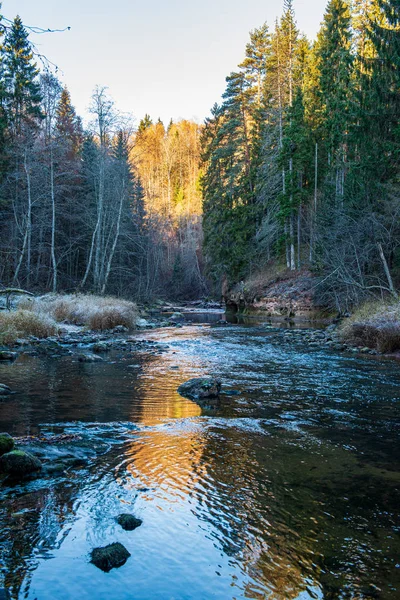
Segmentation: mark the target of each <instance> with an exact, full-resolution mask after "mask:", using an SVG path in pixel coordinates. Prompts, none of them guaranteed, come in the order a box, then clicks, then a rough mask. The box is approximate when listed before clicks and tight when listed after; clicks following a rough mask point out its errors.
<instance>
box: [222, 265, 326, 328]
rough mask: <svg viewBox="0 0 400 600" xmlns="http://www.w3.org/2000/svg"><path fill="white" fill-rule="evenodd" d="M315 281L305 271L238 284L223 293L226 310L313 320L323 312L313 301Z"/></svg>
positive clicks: (314, 299) (322, 308) (314, 300)
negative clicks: (272, 278)
mask: <svg viewBox="0 0 400 600" xmlns="http://www.w3.org/2000/svg"><path fill="white" fill-rule="evenodd" d="M315 283H316V282H315V279H314V278H313V276H312V275H311V274H310V273H309V272H304V271H303V272H301V273H297V274H293V273H284V274H282V275H280V276H278V277H276V278H275V279H274V280H271V279H269V280H268V281H263V280H262V279H261V278H259V279H258V280H256V281H253V282H243V281H242V282H240V283H239V284H237V285H235V286H234V287H233V288H232V289H231V290H228V291H227V292H226V294H225V302H226V306H227V309H228V310H231V311H234V312H237V311H240V312H242V311H243V312H247V313H259V314H263V315H265V316H269V317H293V318H295V317H301V318H306V319H313V318H316V317H318V316H321V315H322V314H323V313H324V312H325V310H324V307H323V306H319V305H318V303H317V301H316V298H315Z"/></svg>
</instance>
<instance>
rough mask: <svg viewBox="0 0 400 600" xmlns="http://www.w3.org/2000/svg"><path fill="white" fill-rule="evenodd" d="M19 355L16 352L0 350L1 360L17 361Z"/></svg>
mask: <svg viewBox="0 0 400 600" xmlns="http://www.w3.org/2000/svg"><path fill="white" fill-rule="evenodd" d="M17 356H18V354H17V353H16V352H9V351H8V350H0V360H15V359H16V358H17Z"/></svg>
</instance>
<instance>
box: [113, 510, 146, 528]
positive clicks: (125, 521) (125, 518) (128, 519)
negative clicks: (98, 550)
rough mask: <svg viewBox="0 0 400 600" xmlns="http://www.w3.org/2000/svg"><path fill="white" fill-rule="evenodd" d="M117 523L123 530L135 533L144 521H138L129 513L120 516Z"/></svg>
mask: <svg viewBox="0 0 400 600" xmlns="http://www.w3.org/2000/svg"><path fill="white" fill-rule="evenodd" d="M116 521H117V523H118V525H121V527H122V529H125V531H133V530H134V529H137V527H140V526H141V524H142V523H143V521H142V519H138V518H137V517H134V516H133V515H130V514H129V513H123V514H121V515H118V517H117V518H116Z"/></svg>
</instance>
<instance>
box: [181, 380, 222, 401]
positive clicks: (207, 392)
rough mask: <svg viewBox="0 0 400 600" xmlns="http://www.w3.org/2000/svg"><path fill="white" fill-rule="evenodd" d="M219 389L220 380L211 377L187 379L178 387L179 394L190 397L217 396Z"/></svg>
mask: <svg viewBox="0 0 400 600" xmlns="http://www.w3.org/2000/svg"><path fill="white" fill-rule="evenodd" d="M220 391H221V382H220V380H219V379H215V378H213V377H212V378H208V379H207V378H203V377H200V378H195V379H189V381H186V382H185V383H182V385H180V386H179V387H178V393H179V394H180V395H181V396H184V397H185V398H191V399H203V398H217V397H218V396H219V393H220Z"/></svg>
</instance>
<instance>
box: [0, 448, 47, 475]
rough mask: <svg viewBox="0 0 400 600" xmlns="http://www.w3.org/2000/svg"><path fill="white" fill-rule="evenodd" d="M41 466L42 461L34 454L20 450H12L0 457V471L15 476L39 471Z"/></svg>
mask: <svg viewBox="0 0 400 600" xmlns="http://www.w3.org/2000/svg"><path fill="white" fill-rule="evenodd" d="M41 468H42V463H41V462H40V460H39V459H38V458H36V456H32V454H28V452H23V451H22V450H12V452H7V454H3V456H2V457H1V458H0V471H1V472H3V473H6V474H7V475H11V476H12V477H16V478H22V477H25V475H30V474H31V473H34V472H35V471H40V470H41Z"/></svg>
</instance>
